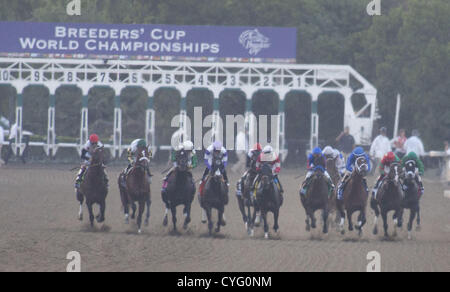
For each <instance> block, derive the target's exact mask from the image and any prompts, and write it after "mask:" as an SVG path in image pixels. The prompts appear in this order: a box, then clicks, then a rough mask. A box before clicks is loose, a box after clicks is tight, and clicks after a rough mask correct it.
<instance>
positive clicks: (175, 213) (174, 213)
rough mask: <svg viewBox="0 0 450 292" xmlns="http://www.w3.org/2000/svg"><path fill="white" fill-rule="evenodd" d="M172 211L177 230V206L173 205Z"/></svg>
mask: <svg viewBox="0 0 450 292" xmlns="http://www.w3.org/2000/svg"><path fill="white" fill-rule="evenodd" d="M171 213H172V223H173V231H174V232H177V207H176V206H172V208H171Z"/></svg>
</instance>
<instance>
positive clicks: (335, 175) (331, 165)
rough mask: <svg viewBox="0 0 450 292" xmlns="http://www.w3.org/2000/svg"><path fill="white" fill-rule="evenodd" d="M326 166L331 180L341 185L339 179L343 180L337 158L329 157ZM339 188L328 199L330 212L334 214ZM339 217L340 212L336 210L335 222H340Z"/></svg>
mask: <svg viewBox="0 0 450 292" xmlns="http://www.w3.org/2000/svg"><path fill="white" fill-rule="evenodd" d="M326 167H327V171H328V174H329V175H330V177H331V180H332V181H333V184H334V185H335V186H337V185H339V181H340V180H341V176H340V175H339V170H338V169H337V167H336V158H334V159H333V158H327V161H326ZM336 200H337V189H335V190H334V191H333V192H332V193H331V196H330V198H329V200H328V207H329V211H330V212H329V213H330V214H332V213H334V212H336V209H337V202H336ZM339 219H340V216H339V214H338V212H336V219H335V221H334V222H335V223H336V224H338V223H339Z"/></svg>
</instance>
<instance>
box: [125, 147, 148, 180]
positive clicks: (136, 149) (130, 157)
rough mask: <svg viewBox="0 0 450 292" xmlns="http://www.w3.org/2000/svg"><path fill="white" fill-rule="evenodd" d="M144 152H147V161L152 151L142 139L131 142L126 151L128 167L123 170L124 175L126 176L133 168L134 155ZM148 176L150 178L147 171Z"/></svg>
mask: <svg viewBox="0 0 450 292" xmlns="http://www.w3.org/2000/svg"><path fill="white" fill-rule="evenodd" d="M145 150H147V153H148V154H147V156H146V157H147V158H148V159H151V158H152V151H151V149H150V147H147V142H145V140H144V139H136V140H134V141H133V142H131V145H130V147H129V148H128V149H127V158H128V167H127V169H126V170H125V175H128V172H129V171H130V169H131V167H132V166H133V164H134V162H135V161H134V160H135V156H136V154H137V153H139V152H142V151H145ZM148 175H149V176H151V174H150V171H148Z"/></svg>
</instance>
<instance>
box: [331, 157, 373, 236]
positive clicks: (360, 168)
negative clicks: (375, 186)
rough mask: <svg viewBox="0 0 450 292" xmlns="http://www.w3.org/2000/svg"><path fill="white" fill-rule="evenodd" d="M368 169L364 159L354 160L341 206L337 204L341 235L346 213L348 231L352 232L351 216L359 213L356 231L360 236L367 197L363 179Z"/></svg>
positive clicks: (363, 223) (364, 222)
mask: <svg viewBox="0 0 450 292" xmlns="http://www.w3.org/2000/svg"><path fill="white" fill-rule="evenodd" d="M368 169H369V166H368V164H367V162H366V160H365V158H364V157H359V158H358V159H356V162H355V167H354V169H353V172H352V174H351V176H350V178H349V180H348V182H347V186H346V188H345V191H344V194H343V203H342V205H341V204H339V203H338V209H339V212H340V216H341V222H340V224H339V225H340V229H341V234H344V233H345V231H344V222H345V215H346V213H347V218H348V229H349V230H350V231H353V229H354V228H353V222H352V215H353V213H355V212H357V211H359V216H358V224H357V226H356V229H357V230H358V235H359V236H361V235H362V228H363V226H364V225H365V224H366V208H367V199H368V196H369V194H368V192H367V191H366V187H365V185H364V177H365V176H366V175H367V172H368Z"/></svg>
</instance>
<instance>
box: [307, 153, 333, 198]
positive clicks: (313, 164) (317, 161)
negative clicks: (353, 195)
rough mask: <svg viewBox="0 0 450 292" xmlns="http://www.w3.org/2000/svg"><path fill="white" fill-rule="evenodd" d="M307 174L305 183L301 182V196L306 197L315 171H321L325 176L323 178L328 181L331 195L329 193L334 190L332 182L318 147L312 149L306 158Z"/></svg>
mask: <svg viewBox="0 0 450 292" xmlns="http://www.w3.org/2000/svg"><path fill="white" fill-rule="evenodd" d="M307 164H308V165H307V173H306V178H305V181H304V182H303V185H302V189H301V191H300V194H301V195H303V196H304V195H306V192H307V189H308V187H309V183H310V181H311V179H310V178H311V176H312V175H313V174H314V171H316V169H319V170H320V171H322V172H323V173H324V175H325V177H326V178H327V179H328V190H329V194H331V191H332V190H333V189H334V188H335V186H334V184H333V181H332V180H331V177H330V175H329V174H328V172H327V170H326V162H325V156H324V155H323V154H322V149H320V148H319V147H316V148H314V150H313V152H312V153H311V154H309V156H308V162H307Z"/></svg>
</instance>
